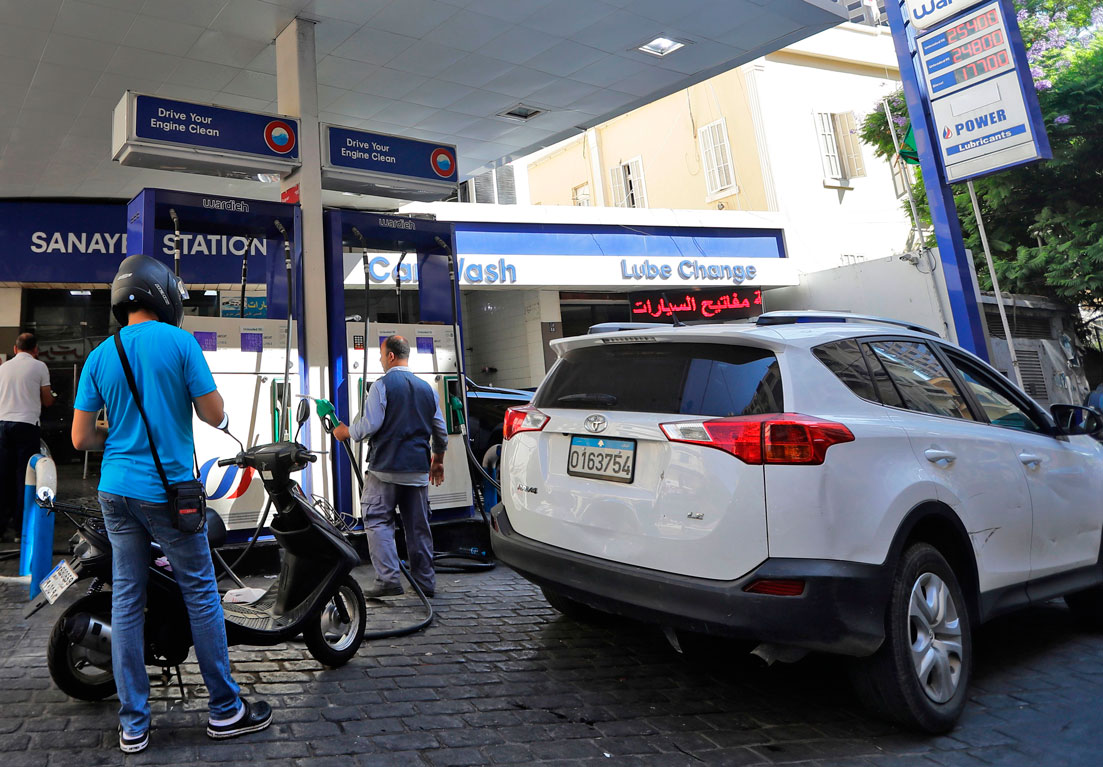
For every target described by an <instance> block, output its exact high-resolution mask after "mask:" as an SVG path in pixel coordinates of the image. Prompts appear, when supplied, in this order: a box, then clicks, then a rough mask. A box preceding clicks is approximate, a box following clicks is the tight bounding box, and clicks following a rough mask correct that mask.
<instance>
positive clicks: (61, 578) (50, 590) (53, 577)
mask: <svg viewBox="0 0 1103 767" xmlns="http://www.w3.org/2000/svg"><path fill="white" fill-rule="evenodd" d="M76 582H77V573H76V571H75V570H73V568H72V567H70V566H69V563H68V562H66V561H65V560H64V559H63V560H61V562H59V563H58V565H57V567H55V568H54V569H53V570H51V571H50V574H49V575H47V576H46V577H45V578H43V579H42V582H41V583H39V584H38V587H39V588H40V589H42V593H43V595H44V596H45V597H46V599H47V600H48V601H49V602H50V604H53V603H54V602H56V601H57V600H58V597H60V596H61V595H62V594H64V593H65V590H66V589H67V588H69V587H70V586H72V585H73V584H74V583H76Z"/></svg>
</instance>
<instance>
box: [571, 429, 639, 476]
mask: <svg viewBox="0 0 1103 767" xmlns="http://www.w3.org/2000/svg"><path fill="white" fill-rule="evenodd" d="M635 470H636V442H635V440H631V439H608V438H603V437H571V449H570V451H569V452H568V453H567V473H568V474H570V475H571V476H572V477H591V478H593V479H606V480H610V481H612V482H631V481H632V475H633V474H634V473H635Z"/></svg>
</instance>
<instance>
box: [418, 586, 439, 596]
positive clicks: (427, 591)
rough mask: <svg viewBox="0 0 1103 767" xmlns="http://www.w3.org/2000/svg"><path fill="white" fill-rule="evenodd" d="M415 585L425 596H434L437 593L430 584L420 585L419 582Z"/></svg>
mask: <svg viewBox="0 0 1103 767" xmlns="http://www.w3.org/2000/svg"><path fill="white" fill-rule="evenodd" d="M417 587H418V588H419V589H421V593H422V594H424V595H425V596H427V597H434V596H436V595H437V590H436V589H435V588H433V587H432V586H422V585H421V584H420V583H419V584H418V586H417Z"/></svg>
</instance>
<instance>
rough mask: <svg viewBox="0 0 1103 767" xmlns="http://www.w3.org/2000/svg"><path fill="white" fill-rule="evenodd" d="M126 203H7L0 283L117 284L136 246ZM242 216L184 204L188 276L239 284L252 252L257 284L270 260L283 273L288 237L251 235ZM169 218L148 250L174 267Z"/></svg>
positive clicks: (2, 204)
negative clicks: (123, 264)
mask: <svg viewBox="0 0 1103 767" xmlns="http://www.w3.org/2000/svg"><path fill="white" fill-rule="evenodd" d="M208 198H209V196H208ZM201 199H203V198H201ZM214 199H218V198H214ZM249 202H251V203H253V204H254V205H255V204H257V203H256V202H255V201H249ZM267 204H268V205H273V206H278V205H280V203H267ZM126 207H127V206H126V203H122V202H119V203H107V204H101V203H91V204H81V203H55V202H8V201H0V282H23V283H50V282H53V283H63V284H73V283H89V282H92V283H101V284H106V283H110V282H111V280H112V279H114V277H115V272H116V271H117V270H118V266H119V262H120V261H122V260H123V258H125V257H126V256H127V254H129V253H132V252H136V251H135V250H134V249H131V248H128V245H130V244H132V243H130V242H129V239H128V236H127V227H126V223H127V221H126ZM235 215H236V217H237V218H241V214H240V213H236V214H234V213H228V212H225V211H213V210H207V211H203V215H202V218H200V217H199V215H198V212H197V211H188V212H185V208H184V207H183V206H181V208H180V217H181V222H180V223H181V229H182V232H181V238H180V250H181V252H182V255H181V272H182V274H183V277H184V279H185V280H186V281H187V282H189V283H193V284H210V283H233V284H236V283H238V282H239V281H240V280H241V259H242V257H243V256H244V254H245V253H246V252H248V254H249V264H250V269H249V276H250V279H249V282H250V283H264V282H265V281H266V276H265V272H266V265H267V264H270V263H271V264H276V265H277V266H278V270H279V271H280V272H282V270H283V241H282V239H280V238H278V236H276V237H274V236H272V235H271V233H266V235H267V236H262V237H255V238H250V237H249V232H248V231H247V228H246V227H245V226H244V225H242V224H240V223H239V224H237V225H236V226H235V222H234V220H233V219H234V217H235ZM168 223H169V222H167V221H166V222H165V224H162V223H161V222H160V221H158V225H157V228H156V230H155V233H154V236H153V237H152V238H151V239H150V241H149V242H147V243H143V246H142V247H141V250H142V251H143V252H145V253H147V254H148V255H152V256H155V257H157V258H159V259H161V260H162V261H164V262H165V263H166V264H168V265H170V266H171V265H172V263H173V244H174V240H175V234H174V232H173V230H172V229H170V228H168ZM212 224H215V225H216V226H217V227H218V228H215V227H214V226H212ZM235 229H236V230H238V231H235Z"/></svg>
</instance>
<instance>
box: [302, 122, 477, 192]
mask: <svg viewBox="0 0 1103 767" xmlns="http://www.w3.org/2000/svg"><path fill="white" fill-rule="evenodd" d="M458 181H459V168H458V165H457V163H456V147H454V146H452V145H451V144H437V143H434V142H432V141H420V140H418V139H412V138H405V137H403V136H391V135H389V134H386V133H369V132H367V131H361V130H353V129H352V128H344V127H341V126H339V125H323V126H322V186H323V187H324V188H326V189H334V190H337V191H343V192H358V193H361V194H374V195H378V196H381V197H392V198H396V199H408V200H421V201H431V200H440V199H443V198H445V197H447V196H448V195H450V194H451V193H452V192H453V191H454V190H455V187H456V183H457V182H458Z"/></svg>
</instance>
